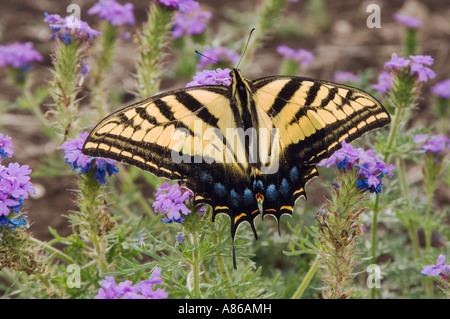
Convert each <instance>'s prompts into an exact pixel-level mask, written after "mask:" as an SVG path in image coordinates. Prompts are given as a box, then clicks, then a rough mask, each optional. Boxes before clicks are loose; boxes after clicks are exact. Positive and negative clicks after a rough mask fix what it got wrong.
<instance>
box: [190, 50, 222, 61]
mask: <svg viewBox="0 0 450 319" xmlns="http://www.w3.org/2000/svg"><path fill="white" fill-rule="evenodd" d="M195 53H197V54H198V55H199V56H202V57H204V58H206V59H208V60H211V61H212V62H213V63H214V64H217V63H219V61H217V60H216V59H213V58H211V57H209V56H207V55H204V54H203V53H200V52H198V51H197V50H195Z"/></svg>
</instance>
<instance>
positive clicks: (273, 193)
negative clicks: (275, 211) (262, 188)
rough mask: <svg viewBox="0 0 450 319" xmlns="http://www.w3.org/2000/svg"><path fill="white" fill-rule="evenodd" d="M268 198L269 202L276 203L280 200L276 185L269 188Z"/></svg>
mask: <svg viewBox="0 0 450 319" xmlns="http://www.w3.org/2000/svg"><path fill="white" fill-rule="evenodd" d="M266 196H267V199H268V200H269V201H274V200H276V199H277V198H278V191H277V187H276V186H275V185H274V184H270V185H269V186H268V187H267V192H266Z"/></svg>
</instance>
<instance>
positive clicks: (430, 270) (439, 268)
mask: <svg viewBox="0 0 450 319" xmlns="http://www.w3.org/2000/svg"><path fill="white" fill-rule="evenodd" d="M420 273H421V274H422V275H424V276H428V275H430V276H433V277H436V276H437V275H441V276H442V277H443V278H444V279H446V278H447V275H446V274H449V273H450V266H449V265H446V264H445V256H444V255H439V257H438V259H437V261H436V265H431V266H425V267H423V269H422V270H421V271H420Z"/></svg>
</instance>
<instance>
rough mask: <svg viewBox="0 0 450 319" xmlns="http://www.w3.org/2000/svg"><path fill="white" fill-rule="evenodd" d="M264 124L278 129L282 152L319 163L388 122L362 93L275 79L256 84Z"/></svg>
mask: <svg viewBox="0 0 450 319" xmlns="http://www.w3.org/2000/svg"><path fill="white" fill-rule="evenodd" d="M253 85H254V88H255V93H254V100H255V103H256V105H257V106H258V107H259V108H260V116H261V121H264V122H270V123H272V124H273V126H274V127H276V128H278V129H279V130H280V148H281V153H282V154H283V153H289V154H290V155H291V156H293V157H295V158H296V159H297V160H298V161H300V162H301V163H303V164H306V165H312V164H317V163H318V162H320V161H321V160H322V159H325V158H328V157H330V156H331V155H332V154H333V153H334V152H335V151H336V150H337V149H339V148H340V146H341V142H342V140H345V141H346V142H348V143H349V142H351V141H353V140H355V139H356V138H358V137H360V136H361V135H363V134H364V133H366V132H368V131H371V130H373V129H376V128H380V127H383V126H385V125H386V124H388V123H389V122H390V116H389V113H388V112H387V111H386V109H385V108H384V107H383V105H382V104H381V103H380V102H378V101H377V100H376V99H375V98H374V97H372V96H371V95H370V94H368V93H366V92H364V91H363V90H360V89H357V88H353V87H350V86H346V85H341V84H337V83H332V82H326V81H320V80H315V79H309V78H303V77H291V76H274V77H266V78H262V79H258V80H256V81H254V82H253Z"/></svg>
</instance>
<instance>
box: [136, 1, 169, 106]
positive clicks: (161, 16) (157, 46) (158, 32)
mask: <svg viewBox="0 0 450 319" xmlns="http://www.w3.org/2000/svg"><path fill="white" fill-rule="evenodd" d="M173 15H174V13H173V11H172V10H171V9H169V8H167V7H166V6H164V5H158V4H157V3H156V2H153V3H152V5H151V7H150V15H149V18H148V21H147V23H145V24H144V25H143V27H142V33H141V34H140V35H139V47H138V52H139V61H138V63H137V65H136V79H137V90H138V93H139V95H140V96H141V97H143V98H147V97H150V96H152V95H154V94H155V93H156V92H157V91H158V89H159V82H160V76H161V58H162V56H163V55H162V53H163V49H164V48H165V46H166V45H167V43H168V35H169V34H170V28H171V27H172V18H173Z"/></svg>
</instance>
